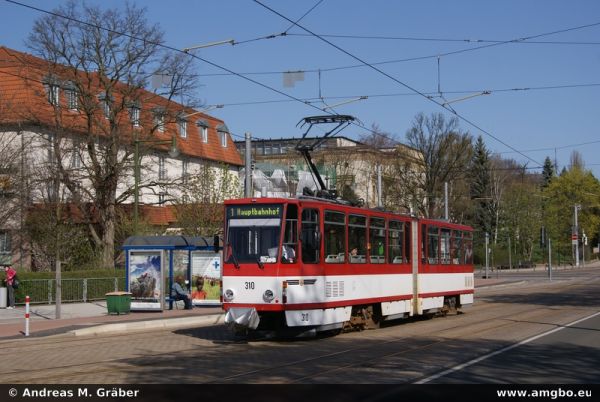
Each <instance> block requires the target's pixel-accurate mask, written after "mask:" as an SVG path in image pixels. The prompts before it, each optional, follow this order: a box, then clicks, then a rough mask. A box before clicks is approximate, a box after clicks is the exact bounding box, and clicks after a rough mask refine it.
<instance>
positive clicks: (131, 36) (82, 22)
mask: <svg viewBox="0 0 600 402" xmlns="http://www.w3.org/2000/svg"><path fill="white" fill-rule="evenodd" d="M4 1H6V2H8V3H11V4H15V5H18V6H21V7H25V8H29V9H32V10H35V11H38V12H41V13H44V14H48V15H52V16H55V17H58V18H64V19H67V20H70V21H72V22H76V23H79V24H82V25H84V26H88V27H90V28H95V29H100V30H104V31H106V32H110V33H113V34H117V35H122V36H124V37H126V38H130V39H133V40H136V41H140V42H143V43H151V44H153V45H155V46H158V47H161V48H164V49H167V50H170V51H173V52H177V53H182V54H185V55H188V56H190V57H193V58H194V59H197V60H200V61H202V62H204V63H206V64H208V65H211V66H213V67H215V68H218V69H220V70H223V71H226V72H228V73H230V74H232V75H235V76H237V77H239V78H242V79H244V80H246V81H249V82H251V83H253V84H255V85H258V86H260V87H263V88H265V89H268V90H270V91H273V92H276V93H278V94H280V95H283V96H285V97H287V98H289V99H291V100H294V101H297V102H299V103H302V104H304V105H306V106H308V107H311V108H313V109H316V110H319V112H322V113H326V114H329V115H336V114H337V113H331V112H327V111H324V110H323V109H322V108H319V107H317V106H315V105H313V104H311V103H307V102H305V101H303V100H302V99H300V98H298V97H295V96H293V95H290V94H288V93H286V92H283V91H280V90H278V89H277V88H273V87H271V86H269V85H267V84H264V83H262V82H260V81H257V80H254V79H252V78H249V77H246V76H245V75H243V74H240V73H237V72H235V71H233V70H230V69H229V68H227V67H224V66H221V65H219V64H217V63H214V62H212V61H210V60H208V59H206V58H203V57H200V56H198V55H195V54H192V53H189V52H185V51H184V50H181V49H178V48H175V47H173V46H169V45H165V44H164V43H160V42H150V41H148V40H147V39H146V38H139V37H136V36H134V35H131V34H128V33H126V32H120V31H117V30H114V29H111V28H106V27H103V26H100V25H96V24H92V23H89V22H85V21H82V20H79V19H76V18H73V17H69V16H66V15H62V14H59V13H56V12H53V11H48V10H45V9H42V8H39V7H35V6H31V5H29V4H24V3H20V2H18V1H15V0H4ZM318 4H320V2H319V3H318ZM318 4H317V5H318ZM313 9H314V7H313ZM311 10H312V9H311ZM290 22H292V23H294V21H291V20H290ZM355 125H357V126H358V127H361V128H362V129H364V130H367V131H369V132H372V133H373V134H374V135H380V136H382V137H385V138H386V139H388V140H393V139H390V138H389V137H387V136H385V135H383V134H381V133H378V132H375V131H373V130H371V129H369V128H368V127H365V126H364V125H359V124H355ZM393 141H394V142H398V143H399V141H397V140H393Z"/></svg>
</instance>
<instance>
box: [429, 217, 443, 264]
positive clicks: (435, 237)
mask: <svg viewBox="0 0 600 402" xmlns="http://www.w3.org/2000/svg"><path fill="white" fill-rule="evenodd" d="M439 250H440V229H439V228H438V227H437V226H429V227H428V228H427V261H428V262H429V264H439V259H440V255H439Z"/></svg>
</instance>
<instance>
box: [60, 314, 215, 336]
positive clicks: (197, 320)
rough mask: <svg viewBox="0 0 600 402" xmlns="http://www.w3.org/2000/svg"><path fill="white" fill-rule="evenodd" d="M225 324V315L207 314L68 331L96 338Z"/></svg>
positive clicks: (75, 334)
mask: <svg viewBox="0 0 600 402" xmlns="http://www.w3.org/2000/svg"><path fill="white" fill-rule="evenodd" d="M224 322H225V314H208V315H203V316H199V317H181V318H168V319H162V320H150V321H133V322H122V323H118V324H106V325H98V326H94V327H88V328H82V329H76V330H72V331H69V332H68V334H71V335H74V336H90V335H92V336H97V335H102V334H108V333H115V332H135V331H144V330H147V329H161V328H164V329H167V328H182V327H208V326H211V325H219V324H223V323H224Z"/></svg>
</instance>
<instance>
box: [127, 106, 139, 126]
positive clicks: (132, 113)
mask: <svg viewBox="0 0 600 402" xmlns="http://www.w3.org/2000/svg"><path fill="white" fill-rule="evenodd" d="M129 120H130V121H131V125H132V126H133V127H139V126H140V108H139V107H138V106H132V107H130V108H129Z"/></svg>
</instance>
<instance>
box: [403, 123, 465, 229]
mask: <svg viewBox="0 0 600 402" xmlns="http://www.w3.org/2000/svg"><path fill="white" fill-rule="evenodd" d="M406 139H407V142H408V145H409V146H410V147H412V148H413V149H414V150H415V151H416V152H417V154H418V155H419V156H418V157H416V158H414V159H413V161H412V163H413V164H415V165H417V166H418V167H419V173H417V174H415V175H410V176H412V177H404V178H402V180H405V181H407V182H406V185H408V186H410V185H414V186H415V188H416V189H418V191H420V193H421V194H422V197H419V193H416V194H415V195H414V196H415V199H414V200H413V202H414V203H415V204H416V207H417V208H418V210H419V212H420V213H421V214H423V215H424V216H426V217H430V218H435V217H440V216H441V211H442V202H441V201H442V198H443V197H442V194H443V186H444V182H448V183H451V182H452V181H454V180H458V179H460V178H461V177H463V176H464V174H465V171H466V169H467V167H468V164H469V161H470V159H471V154H472V148H471V136H470V135H469V134H468V133H466V132H462V131H461V130H460V128H459V126H458V119H457V118H455V117H453V118H451V119H450V120H446V118H445V117H444V115H442V114H441V113H433V114H431V116H429V117H427V116H425V115H424V114H423V113H420V114H418V115H417V116H416V117H415V120H414V122H413V126H412V128H410V129H409V130H408V131H407V133H406Z"/></svg>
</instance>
